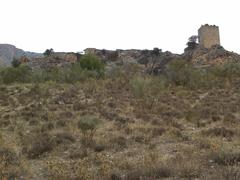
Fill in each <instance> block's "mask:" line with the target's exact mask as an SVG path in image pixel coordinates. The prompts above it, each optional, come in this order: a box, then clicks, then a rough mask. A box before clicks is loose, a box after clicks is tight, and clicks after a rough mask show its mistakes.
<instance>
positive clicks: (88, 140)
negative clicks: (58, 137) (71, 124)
mask: <svg viewBox="0 0 240 180" xmlns="http://www.w3.org/2000/svg"><path fill="white" fill-rule="evenodd" d="M100 123H101V121H100V120H99V119H98V118H96V117H94V116H84V117H82V118H81V119H80V120H79V121H78V128H79V129H80V130H81V132H82V134H83V139H82V141H83V144H85V145H90V144H92V142H93V136H94V134H95V132H96V130H97V128H98V126H99V124H100Z"/></svg>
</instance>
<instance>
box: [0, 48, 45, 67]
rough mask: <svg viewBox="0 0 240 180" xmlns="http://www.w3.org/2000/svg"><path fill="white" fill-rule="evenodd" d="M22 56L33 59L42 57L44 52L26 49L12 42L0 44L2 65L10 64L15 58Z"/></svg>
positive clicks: (0, 63)
mask: <svg viewBox="0 0 240 180" xmlns="http://www.w3.org/2000/svg"><path fill="white" fill-rule="evenodd" d="M22 56H26V57H27V58H29V59H31V58H37V57H42V54H41V53H34V52H28V51H24V50H22V49H18V48H16V47H15V46H13V45H10V44H0V66H9V65H11V62H12V60H13V59H14V58H20V57H22Z"/></svg>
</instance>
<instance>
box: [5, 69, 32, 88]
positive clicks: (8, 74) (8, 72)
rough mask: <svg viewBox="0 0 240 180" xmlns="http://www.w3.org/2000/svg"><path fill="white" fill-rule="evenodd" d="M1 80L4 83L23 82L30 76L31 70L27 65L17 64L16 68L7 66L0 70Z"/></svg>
mask: <svg viewBox="0 0 240 180" xmlns="http://www.w3.org/2000/svg"><path fill="white" fill-rule="evenodd" d="M0 75H1V81H2V82H3V83H5V84H10V83H16V82H19V83H25V82H28V81H29V78H30V77H31V70H30V69H29V68H28V67H27V66H19V67H17V68H14V67H7V68H4V69H2V70H1V71H0Z"/></svg>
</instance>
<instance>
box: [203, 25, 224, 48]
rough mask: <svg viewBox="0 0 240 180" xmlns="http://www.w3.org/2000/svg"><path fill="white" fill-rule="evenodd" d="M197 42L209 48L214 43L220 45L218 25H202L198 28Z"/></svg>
mask: <svg viewBox="0 0 240 180" xmlns="http://www.w3.org/2000/svg"><path fill="white" fill-rule="evenodd" d="M198 36H199V44H200V45H201V46H202V47H204V48H211V47H212V46H214V45H220V35H219V27H218V26H215V25H213V26H211V25H208V24H206V25H204V26H201V28H200V29H199V30H198Z"/></svg>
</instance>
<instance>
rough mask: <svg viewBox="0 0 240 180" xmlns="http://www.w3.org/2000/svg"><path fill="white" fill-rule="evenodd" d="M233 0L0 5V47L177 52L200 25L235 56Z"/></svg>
mask: <svg viewBox="0 0 240 180" xmlns="http://www.w3.org/2000/svg"><path fill="white" fill-rule="evenodd" d="M239 8H240V1H239V0H0V43H8V44H13V45H16V46H17V47H19V48H22V49H24V50H28V51H35V52H43V51H44V50H45V49H47V48H53V49H54V50H55V51H73V52H77V51H82V50H83V49H85V48H87V47H95V48H101V49H103V48H104V49H129V48H132V49H152V48H154V47H158V48H161V49H162V50H163V51H166V50H169V51H172V52H175V53H182V52H183V49H184V48H185V44H186V42H187V39H188V37H189V36H191V35H195V34H197V30H198V28H199V27H200V26H201V25H202V24H206V23H208V24H212V25H213V24H215V25H218V26H219V27H220V38H221V44H222V45H223V46H224V47H225V48H226V49H228V50H231V51H235V52H239V53H240V45H239V44H240V34H239V33H240V21H239V18H240V10H239Z"/></svg>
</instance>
